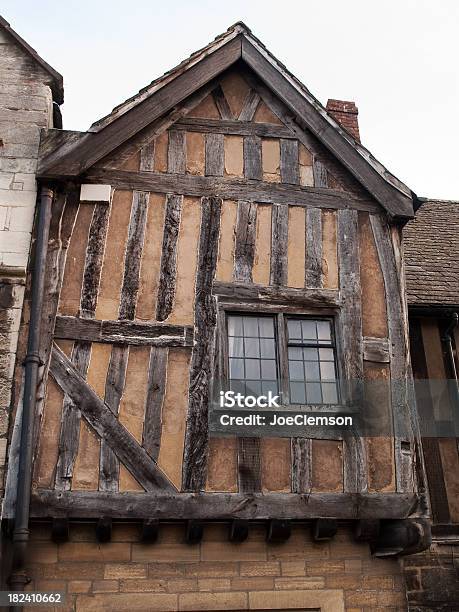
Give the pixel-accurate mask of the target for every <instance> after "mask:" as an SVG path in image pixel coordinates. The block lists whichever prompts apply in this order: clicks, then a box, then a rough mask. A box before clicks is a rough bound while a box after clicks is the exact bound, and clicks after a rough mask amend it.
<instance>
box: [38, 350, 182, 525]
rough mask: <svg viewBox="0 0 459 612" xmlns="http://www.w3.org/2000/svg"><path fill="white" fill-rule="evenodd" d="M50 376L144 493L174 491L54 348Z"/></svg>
mask: <svg viewBox="0 0 459 612" xmlns="http://www.w3.org/2000/svg"><path fill="white" fill-rule="evenodd" d="M50 372H51V374H52V376H53V378H54V380H55V381H56V383H57V384H58V385H59V387H60V388H61V389H62V391H63V392H64V393H65V394H67V395H68V396H69V397H71V398H72V400H73V402H74V403H75V405H77V406H78V408H79V410H81V414H82V415H83V417H84V418H85V419H86V421H87V422H88V423H89V425H90V426H91V427H92V428H93V429H94V431H95V432H96V433H97V434H98V435H99V436H100V437H101V438H102V439H103V440H104V441H105V442H106V443H107V445H108V446H109V447H110V448H111V449H112V450H113V452H114V453H115V454H116V456H117V457H118V459H119V460H120V461H121V462H122V463H123V464H124V465H125V466H126V468H127V469H128V470H129V471H130V472H131V474H132V475H133V476H134V478H135V479H136V480H137V481H138V482H139V484H141V485H142V486H143V487H144V489H145V490H146V491H163V492H169V493H173V492H174V491H176V488H175V487H174V485H173V484H172V483H171V482H170V481H169V480H168V478H167V477H166V475H165V474H164V473H163V472H162V471H161V470H160V468H159V467H158V465H157V464H156V463H155V461H153V459H152V458H151V457H150V455H148V453H147V452H146V451H145V449H144V448H143V447H142V446H140V444H139V443H138V442H137V440H136V439H135V438H134V437H133V436H132V435H131V434H130V433H129V431H128V430H127V429H126V428H125V427H124V426H123V425H122V424H121V423H120V422H119V420H118V418H117V417H116V415H114V414H113V412H112V411H111V410H110V408H109V406H107V404H105V402H103V401H102V400H101V399H100V398H99V397H98V395H97V394H96V393H95V392H94V391H93V389H92V388H91V387H90V386H89V385H88V384H87V382H86V381H85V379H84V378H83V377H82V376H81V374H80V373H79V372H78V371H77V370H76V368H75V367H74V365H73V364H72V362H71V361H70V360H69V359H68V358H67V356H66V355H65V354H64V353H63V352H62V351H61V350H60V349H59V347H57V346H56V345H55V346H54V347H53V350H52V353H51V363H50ZM60 494H61V491H59V492H57V495H60ZM99 516H107V517H110V516H111V515H110V513H107V512H105V511H104V512H101V513H99Z"/></svg>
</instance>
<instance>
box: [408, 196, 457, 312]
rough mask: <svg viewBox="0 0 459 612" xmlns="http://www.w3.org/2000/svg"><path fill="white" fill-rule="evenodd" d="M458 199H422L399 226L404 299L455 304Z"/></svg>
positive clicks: (424, 304)
mask: <svg viewBox="0 0 459 612" xmlns="http://www.w3.org/2000/svg"><path fill="white" fill-rule="evenodd" d="M458 232H459V202H454V201H448V200H446V201H445V200H426V201H424V202H423V203H422V205H421V207H420V208H419V209H418V211H417V212H416V217H415V218H414V219H413V220H412V221H410V222H409V223H408V224H407V225H406V226H405V227H404V229H403V242H404V251H405V270H406V288H407V295H408V303H409V304H410V305H413V306H414V305H416V306H459V238H458Z"/></svg>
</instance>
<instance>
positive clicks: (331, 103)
mask: <svg viewBox="0 0 459 612" xmlns="http://www.w3.org/2000/svg"><path fill="white" fill-rule="evenodd" d="M326 108H327V112H328V114H329V115H331V116H332V117H333V119H334V120H335V121H337V122H338V123H339V124H340V125H341V126H342V127H343V128H345V129H346V130H347V131H348V132H349V133H350V135H351V136H353V137H354V138H355V140H357V142H360V134H359V120H358V114H359V109H358V108H357V106H356V105H355V102H348V101H347V100H328V102H327V106H326Z"/></svg>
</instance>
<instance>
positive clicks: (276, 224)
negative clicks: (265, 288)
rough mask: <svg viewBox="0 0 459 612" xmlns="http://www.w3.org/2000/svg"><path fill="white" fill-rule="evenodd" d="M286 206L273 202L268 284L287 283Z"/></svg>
mask: <svg viewBox="0 0 459 612" xmlns="http://www.w3.org/2000/svg"><path fill="white" fill-rule="evenodd" d="M287 249H288V208H287V207H286V206H279V205H277V204H275V205H274V206H273V207H272V221H271V269H270V284H271V285H276V286H284V287H285V285H286V284H287V263H288V262H287V258H288V255H287Z"/></svg>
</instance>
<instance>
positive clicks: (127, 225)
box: [3, 23, 457, 612]
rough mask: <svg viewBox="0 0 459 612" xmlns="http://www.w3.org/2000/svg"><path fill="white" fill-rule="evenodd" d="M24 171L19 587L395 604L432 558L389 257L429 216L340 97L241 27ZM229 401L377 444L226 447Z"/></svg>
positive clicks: (200, 599)
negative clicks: (324, 91)
mask: <svg viewBox="0 0 459 612" xmlns="http://www.w3.org/2000/svg"><path fill="white" fill-rule="evenodd" d="M38 178H39V186H40V205H39V207H38V212H37V220H36V229H35V243H34V253H33V257H32V260H31V265H30V266H29V276H28V291H27V294H26V306H25V308H24V311H23V319H22V326H21V335H20V348H19V357H18V359H17V366H16V373H15V385H16V388H15V393H14V397H15V406H14V408H15V426H14V427H11V436H10V467H9V482H10V486H9V487H7V492H6V498H5V502H4V507H3V523H4V525H5V530H4V531H5V536H4V537H5V541H6V542H8V544H7V547H6V548H7V550H8V553H7V555H6V557H8V559H10V562H9V570H8V575H9V577H10V583H11V584H13V586H14V587H15V588H21V584H22V585H24V584H26V583H27V581H28V580H29V579H31V580H32V582H31V583H30V584H29V586H27V587H25V588H33V589H35V590H37V589H40V590H51V589H57V590H63V591H65V592H66V593H67V602H68V609H69V610H78V611H79V610H85V611H86V610H128V609H129V610H164V611H166V610H234V611H236V610H245V609H253V610H266V609H273V610H295V609H296V610H322V611H325V612H339V611H340V610H343V611H344V610H348V611H349V612H350V611H351V610H359V611H360V610H362V611H363V610H365V611H367V610H377V609H383V608H384V609H385V608H391V609H393V610H406V593H405V588H404V586H403V575H402V568H401V565H400V562H399V560H398V557H399V556H405V555H410V554H413V553H417V552H420V551H423V550H424V549H426V548H428V547H429V545H430V542H431V535H430V521H429V517H430V506H429V500H428V496H427V481H426V476H425V473H426V472H425V467H424V456H423V452H422V444H421V435H420V430H419V423H418V418H417V412H416V403H415V393H414V389H413V376H412V367H411V361H410V351H409V337H408V308H407V303H406V291H405V275H404V256H403V252H402V229H403V227H404V226H405V224H406V223H407V222H408V221H410V220H411V219H412V218H413V217H414V210H415V209H417V208H418V206H419V204H420V202H419V200H418V198H417V197H416V195H415V194H414V193H413V192H412V191H411V190H410V189H409V188H408V187H407V186H406V185H404V184H403V183H402V182H401V181H399V180H398V179H397V178H396V177H394V176H393V175H392V174H391V173H390V172H389V171H388V170H387V169H386V168H385V167H384V166H383V165H382V164H381V163H380V162H378V161H377V160H376V159H375V158H374V157H373V156H372V154H371V153H370V152H369V151H368V150H367V149H366V148H365V147H364V146H363V145H362V144H361V143H360V136H359V130H358V125H357V110H356V108H355V105H353V104H352V103H343V102H339V101H337V100H331V101H329V104H328V105H327V108H325V107H323V106H322V105H321V104H320V103H319V102H318V100H317V99H316V98H314V96H313V95H312V94H311V93H310V92H309V91H308V90H307V89H306V87H305V86H304V85H302V84H301V83H300V82H299V81H298V80H297V79H296V78H295V77H294V76H293V75H292V74H291V73H289V72H288V70H287V69H286V68H285V66H283V65H282V64H281V63H280V62H279V61H278V60H277V59H276V58H275V57H274V56H273V55H272V54H271V53H270V52H269V51H268V50H267V49H266V47H265V46H264V45H263V44H262V43H261V42H260V41H259V40H258V39H257V38H256V37H255V36H254V35H253V34H252V32H251V31H250V30H249V29H248V28H247V27H246V26H245V25H244V24H242V23H237V24H235V25H234V26H232V27H231V28H229V30H228V31H227V32H225V33H224V34H222V35H220V36H219V37H217V38H216V39H215V40H214V41H213V42H212V43H210V44H209V45H208V46H207V47H205V48H203V49H201V50H200V51H198V52H196V53H194V54H193V55H191V56H190V57H189V58H188V59H187V60H185V61H184V62H182V63H181V64H180V65H179V66H177V67H176V68H174V69H173V70H171V71H170V72H168V73H166V74H165V75H163V76H162V77H160V78H159V79H157V80H155V81H153V82H152V83H151V84H150V85H149V86H147V87H146V88H145V89H143V90H141V91H140V92H139V93H138V94H137V95H135V96H134V97H132V98H131V99H129V100H127V101H126V102H124V103H123V104H121V105H120V106H118V107H117V108H115V109H114V110H113V112H112V113H111V114H110V115H108V116H107V117H104V118H103V119H101V120H99V121H97V122H96V123H94V124H93V125H92V126H91V128H90V129H89V130H88V131H87V132H72V131H67V130H62V129H49V130H47V131H46V132H43V134H42V139H41V145H40V157H39V168H38ZM29 321H32V324H33V325H32V324H31V325H30V326H29ZM31 330H32V331H31ZM24 358H25V364H26V365H25V368H23V367H22V365H21V363H22V360H23V359H24ZM228 385H230V386H231V388H233V389H236V390H240V391H241V392H242V394H244V395H250V394H251V395H260V394H264V393H269V392H270V391H271V392H272V393H274V394H276V393H280V394H281V397H282V408H283V409H284V410H285V411H286V413H292V412H302V413H306V414H309V413H312V412H314V413H320V412H321V411H322V412H324V413H327V414H330V413H331V414H333V415H335V416H336V415H340V414H344V413H347V412H348V411H349V410H351V409H356V410H358V411H360V415H361V414H362V412H363V414H364V416H369V415H368V414H367V413H366V412H365V410H367V411H368V410H369V406H371V407H372V409H373V408H374V407H375V406H376V407H377V412H378V415H379V416H380V415H381V414H384V415H385V419H383V421H384V423H385V424H386V425H385V427H386V429H384V430H383V431H382V433H381V432H379V433H376V434H375V433H374V431H373V432H372V434H371V435H362V434H361V432H358V431H355V430H354V429H350V430H345V429H336V430H333V431H332V433H330V431H328V430H325V429H324V428H316V429H315V430H314V429H313V428H310V429H308V430H307V432H306V433H303V435H300V436H298V435H290V436H288V437H285V436H284V437H282V436H274V435H273V436H272V437H270V436H266V435H265V436H263V435H259V432H255V434H256V435H250V434H251V432H250V430H247V433H246V435H243V434H237V435H236V434H234V433H232V434H231V435H222V432H221V431H220V432H212V431H210V430H209V413H210V411H211V409H212V406H213V398H214V396H215V393H216V391H218V390H219V389H220V388H227V386H228ZM21 389H22V392H21ZM362 389H363V391H362ZM362 393H363V395H365V398H364V399H362ZM370 416H373V415H370ZM378 422H382V421H378ZM252 433H253V432H252ZM217 434H219V435H217ZM445 452H446V451H445ZM456 455H457V447H456ZM456 459H457V457H456ZM18 474H19V478H18ZM21 483H22V484H21Z"/></svg>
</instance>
